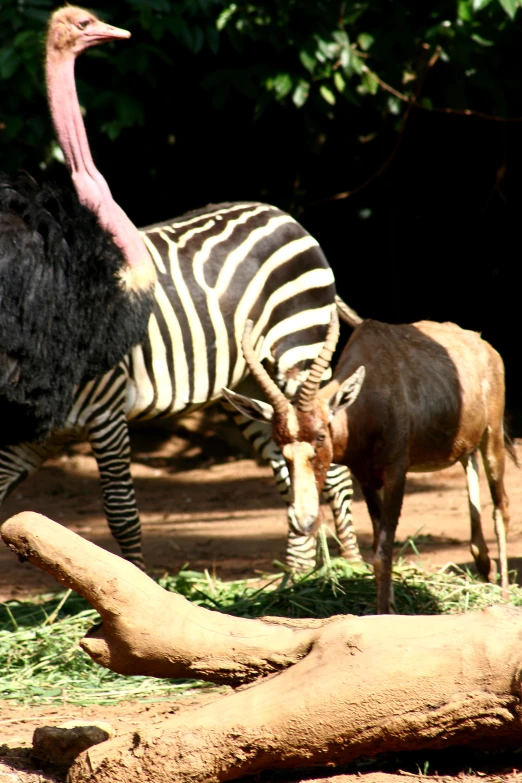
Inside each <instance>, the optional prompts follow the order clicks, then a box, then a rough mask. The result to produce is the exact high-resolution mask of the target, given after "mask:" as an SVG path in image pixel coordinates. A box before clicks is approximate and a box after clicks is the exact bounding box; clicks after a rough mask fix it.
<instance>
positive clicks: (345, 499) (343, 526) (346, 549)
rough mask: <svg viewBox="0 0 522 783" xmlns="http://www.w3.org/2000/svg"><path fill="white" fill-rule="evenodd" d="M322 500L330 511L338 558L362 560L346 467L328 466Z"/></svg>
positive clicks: (351, 487) (350, 480) (351, 483)
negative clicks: (327, 504)
mask: <svg viewBox="0 0 522 783" xmlns="http://www.w3.org/2000/svg"><path fill="white" fill-rule="evenodd" d="M323 498H324V500H326V501H327V502H328V503H329V505H330V508H331V509H332V513H333V517H334V523H335V535H336V537H337V540H338V541H339V554H340V556H341V557H345V558H346V559H347V560H362V556H361V552H360V550H359V544H358V543H357V536H356V534H355V529H354V526H353V520H352V499H353V481H352V476H351V473H350V471H349V470H348V468H347V467H345V466H344V465H334V464H332V465H330V468H329V469H328V474H327V476H326V481H325V482H324V487H323Z"/></svg>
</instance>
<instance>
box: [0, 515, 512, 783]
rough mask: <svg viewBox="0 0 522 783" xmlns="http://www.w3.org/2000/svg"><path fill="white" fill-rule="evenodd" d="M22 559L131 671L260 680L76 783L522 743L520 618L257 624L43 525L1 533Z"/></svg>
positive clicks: (91, 649)
mask: <svg viewBox="0 0 522 783" xmlns="http://www.w3.org/2000/svg"><path fill="white" fill-rule="evenodd" d="M2 536H3V538H4V540H5V541H6V543H7V544H8V545H9V546H10V547H11V548H12V549H13V550H14V551H15V552H16V553H17V554H18V555H20V556H22V557H24V558H27V559H29V560H30V561H31V562H33V563H35V564H36V565H38V566H39V567H40V568H43V569H44V570H46V571H48V572H49V573H52V574H53V575H54V576H55V577H56V578H57V579H58V580H59V581H60V582H61V583H62V584H64V585H66V586H68V587H72V588H73V589H75V590H77V591H78V592H79V593H81V594H82V595H83V596H84V597H85V598H86V599H87V600H88V601H89V602H90V603H91V604H92V605H93V606H94V607H95V608H96V609H97V610H98V611H99V612H100V615H101V617H102V620H103V622H102V625H101V626H99V627H97V628H96V629H95V630H94V631H93V632H90V633H89V634H88V635H87V636H86V638H85V639H83V640H82V642H81V645H82V647H83V648H84V649H85V650H86V652H88V653H89V654H90V655H91V656H92V657H93V658H94V660H96V661H98V662H100V663H101V664H102V665H104V666H107V667H109V668H111V669H114V670H115V671H120V672H124V673H127V674H131V673H132V674H149V675H150V674H152V675H154V676H169V677H187V676H188V677H191V676H193V677H199V678H203V679H207V680H210V681H212V682H219V683H222V682H228V683H234V684H241V683H248V684H247V685H243V687H241V688H239V689H238V690H236V691H234V692H232V693H227V694H225V695H223V696H221V697H219V698H217V699H216V700H215V701H213V702H211V703H209V704H206V705H204V706H202V707H198V708H192V709H187V710H183V711H180V712H179V713H177V714H176V715H174V716H173V717H171V718H169V719H167V720H165V721H164V722H163V723H161V724H160V725H159V726H153V727H150V726H144V727H143V728H141V729H139V730H138V731H135V732H133V734H131V735H126V736H123V737H117V738H115V739H112V740H109V741H107V742H104V743H101V744H100V745H96V746H95V747H92V748H90V749H89V750H87V751H85V752H84V753H82V754H81V755H80V756H79V757H78V759H77V760H76V762H75V763H74V764H73V766H72V767H71V770H70V773H69V780H70V781H71V783H83V782H84V781H96V783H105V781H107V783H108V782H109V781H111V783H112V782H113V781H120V780H121V781H126V783H142V782H143V783H145V781H147V783H150V781H153V780H154V781H155V782H157V783H162V782H163V781H165V782H166V781H169V783H172V781H179V782H180V783H188V782H189V781H190V782H191V783H204V782H205V783H210V782H214V781H215V782H217V781H226V780H232V779H235V778H238V777H241V776H243V775H247V774H254V773H257V772H259V771H261V770H263V769H269V768H283V767H286V768H289V767H305V766H314V765H320V766H325V765H332V766H335V765H337V764H341V763H346V762H348V761H351V760H353V759H355V758H357V757H359V756H362V755H365V756H366V755H370V756H373V755H376V754H378V753H381V752H385V751H387V752H390V751H392V752H396V751H405V750H420V749H437V748H442V747H447V746H449V745H462V746H466V745H468V746H474V747H477V746H478V747H481V748H485V747H490V748H495V749H497V750H499V749H501V748H506V749H507V748H514V747H518V746H519V745H522V721H521V718H522V706H521V677H522V645H521V641H522V611H520V610H519V609H516V608H514V607H512V606H500V607H493V608H490V609H486V610H484V611H482V612H480V613H476V614H465V615H446V616H435V617H425V616H422V617H405V616H397V615H395V616H379V617H376V616H372V617H362V618H358V617H353V616H340V617H334V618H330V619H329V620H326V621H315V620H302V621H291V620H282V619H279V618H262V619H260V620H245V619H239V618H235V617H229V616H227V615H223V614H219V613H217V612H213V611H210V610H206V609H202V608H201V607H195V606H193V605H191V604H190V603H189V602H188V601H186V600H185V599H184V598H182V597H181V596H179V595H176V594H173V593H167V592H165V591H164V590H162V589H161V588H160V587H158V585H156V584H155V583H154V582H153V581H152V580H151V579H149V578H148V577H147V576H146V575H145V574H143V573H142V572H140V571H139V570H138V569H136V568H135V567H134V566H132V565H131V564H130V563H128V562H126V561H124V560H121V559H120V558H119V557H117V556H116V555H112V554H109V553H107V552H105V551H102V550H101V549H99V548H98V547H96V546H95V545H94V544H91V543H89V542H87V541H85V540H84V539H82V538H80V537H79V536H77V535H76V534H74V533H71V532H70V531H67V530H66V529H64V528H62V527H61V526H60V525H57V524H56V523H54V522H52V521H51V520H48V519H46V518H44V517H41V516H39V515H37V514H32V513H24V514H19V515H18V516H16V517H12V518H11V519H10V520H8V521H7V522H6V523H4V525H3V527H2Z"/></svg>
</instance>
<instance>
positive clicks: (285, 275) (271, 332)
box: [0, 203, 353, 565]
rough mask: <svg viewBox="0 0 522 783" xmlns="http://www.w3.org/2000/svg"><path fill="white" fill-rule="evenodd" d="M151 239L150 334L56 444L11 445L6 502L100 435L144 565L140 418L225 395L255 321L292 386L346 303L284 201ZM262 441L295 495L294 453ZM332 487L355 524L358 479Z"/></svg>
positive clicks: (104, 469)
mask: <svg viewBox="0 0 522 783" xmlns="http://www.w3.org/2000/svg"><path fill="white" fill-rule="evenodd" d="M142 236H143V239H144V241H145V244H146V246H147V248H148V249H149V252H150V254H151V258H152V260H153V262H154V265H155V267H156V270H157V283H156V290H155V307H154V311H153V313H152V315H151V318H150V321H149V327H148V334H147V337H146V339H145V340H144V341H143V343H142V344H140V345H138V346H136V347H135V348H133V350H132V351H131V352H130V353H129V354H128V355H127V357H125V359H124V360H123V361H122V362H121V363H120V364H119V365H118V366H117V367H115V368H114V369H113V370H111V371H110V372H109V373H106V374H105V375H104V376H102V377H99V378H96V379H94V380H92V381H89V382H88V383H85V384H83V385H81V386H80V387H79V388H78V389H77V393H76V396H75V399H74V402H73V405H72V407H71V411H70V413H69V416H68V418H67V421H66V423H65V425H64V427H63V428H62V429H61V430H60V431H59V432H55V433H53V435H52V436H51V438H49V440H48V441H47V442H46V443H44V444H41V445H40V444H34V443H33V444H27V443H25V444H18V445H16V446H14V447H10V448H6V449H3V450H1V451H0V501H1V500H3V498H4V497H5V495H6V494H7V492H8V491H9V490H10V489H12V487H13V486H14V485H15V483H17V482H18V481H19V480H20V479H21V478H23V476H24V475H26V474H27V473H29V472H32V471H33V470H36V469H37V468H38V467H39V466H40V465H41V464H42V463H43V462H44V461H45V460H46V459H47V458H48V457H49V456H51V455H52V454H55V453H56V452H58V451H59V450H60V448H62V447H63V444H64V443H66V442H71V441H74V440H88V441H90V443H91V446H92V449H93V453H94V456H95V458H96V460H97V463H98V467H99V472H100V480H101V485H102V491H103V498H104V508H105V513H106V515H107V519H108V522H109V526H110V529H111V531H112V533H113V535H114V536H115V538H116V539H117V541H118V543H119V545H120V547H121V549H122V552H123V554H124V555H125V556H126V557H128V558H129V559H130V560H132V561H134V562H135V563H137V564H139V565H142V563H143V560H142V555H141V536H140V523H139V516H138V510H137V506H136V500H135V495H134V487H133V483H132V478H131V473H130V443H129V433H128V422H132V421H148V420H153V419H161V418H168V417H174V416H177V415H179V414H181V413H186V412H189V411H192V410H195V409H197V408H198V407H201V406H202V405H206V404H208V403H209V402H211V401H213V400H215V399H218V398H219V397H221V394H222V389H223V387H224V386H228V387H230V388H233V387H234V386H236V385H237V383H238V382H239V381H240V380H241V379H242V378H243V377H244V376H245V375H246V373H247V368H246V364H245V361H244V359H243V355H242V351H241V337H242V334H243V329H244V325H245V322H246V320H247V319H249V318H250V319H252V320H253V322H254V328H253V340H254V342H255V345H256V348H257V350H258V352H259V356H260V358H262V359H263V360H265V361H266V362H267V363H268V364H269V365H270V366H271V368H272V370H273V373H274V377H275V378H276V380H277V382H278V383H279V385H280V386H281V388H282V389H283V390H284V391H285V393H287V394H292V393H293V392H294V391H295V386H296V383H298V382H299V379H300V377H301V376H302V373H303V372H305V371H306V369H307V367H308V366H309V364H310V362H311V361H312V360H313V359H314V357H315V356H316V354H317V352H318V350H319V348H320V347H321V345H322V343H323V341H324V338H325V334H326V330H327V326H328V323H329V320H330V313H331V309H332V307H333V306H335V305H334V293H335V291H334V279H333V274H332V271H331V269H330V267H329V266H328V263H327V261H326V259H325V258H324V255H323V253H322V251H321V249H320V248H319V246H318V244H317V242H316V241H315V240H314V239H313V238H312V237H311V236H310V235H309V234H308V233H307V232H306V231H305V230H304V229H303V228H302V227H301V226H300V225H299V224H298V223H296V221H295V220H293V218H291V217H290V216H289V215H287V214H286V213H284V212H281V211H280V210H278V209H276V208H275V207H271V206H268V205H266V204H259V203H238V204H218V205H209V206H208V207H206V208H204V209H201V210H197V211H194V212H191V213H188V214H186V215H184V216H182V217H180V218H176V219H175V220H173V221H168V222H166V223H159V224H155V225H153V226H149V227H147V228H145V229H143V230H142ZM244 431H245V433H246V434H247V437H248V438H249V439H250V437H251V436H250V434H249V431H248V428H246V429H245V430H244ZM251 442H253V445H254V447H255V448H256V450H257V451H258V452H259V453H261V454H266V455H267V458H268V460H269V462H270V464H271V465H272V468H273V470H274V475H275V478H276V482H277V486H278V488H279V490H280V492H281V494H282V496H283V497H284V498H285V497H286V498H288V491H289V481H288V474H287V471H286V465H285V463H284V460H283V459H282V456H281V455H280V454H275V452H274V451H273V444H269V443H268V442H267V439H266V437H264V436H260V435H259V434H257V433H256V434H255V433H254V432H253V431H252V441H251ZM271 449H272V451H270V450H271ZM269 452H270V453H269ZM285 471H286V473H285ZM327 486H328V497H329V501H330V504H331V506H332V510H333V513H334V518H335V520H336V525H337V524H339V525H341V527H342V524H344V522H343V520H350V522H351V518H350V514H349V508H350V500H351V479H350V476H349V474H346V473H345V474H344V476H342V475H340V474H339V473H335V476H334V474H332V483H328V484H327ZM338 536H339V538H340V539H341V535H339V528H338ZM352 548H353V547H352Z"/></svg>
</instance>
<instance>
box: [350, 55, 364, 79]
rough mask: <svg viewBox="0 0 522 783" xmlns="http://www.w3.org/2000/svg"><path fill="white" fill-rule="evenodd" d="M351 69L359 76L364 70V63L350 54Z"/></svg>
mask: <svg viewBox="0 0 522 783" xmlns="http://www.w3.org/2000/svg"><path fill="white" fill-rule="evenodd" d="M351 60H352V68H353V70H354V71H355V73H358V74H361V73H362V72H363V69H364V62H363V61H362V59H361V58H360V57H357V55H355V54H353V53H352V57H351Z"/></svg>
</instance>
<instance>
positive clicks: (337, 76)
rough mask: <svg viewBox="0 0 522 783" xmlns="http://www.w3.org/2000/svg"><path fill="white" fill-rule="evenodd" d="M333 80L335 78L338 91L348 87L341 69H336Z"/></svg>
mask: <svg viewBox="0 0 522 783" xmlns="http://www.w3.org/2000/svg"><path fill="white" fill-rule="evenodd" d="M333 80H334V84H335V87H336V89H337V91H338V92H344V88H345V87H346V82H345V81H344V79H343V76H342V74H341V73H340V71H335V73H334V75H333Z"/></svg>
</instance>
